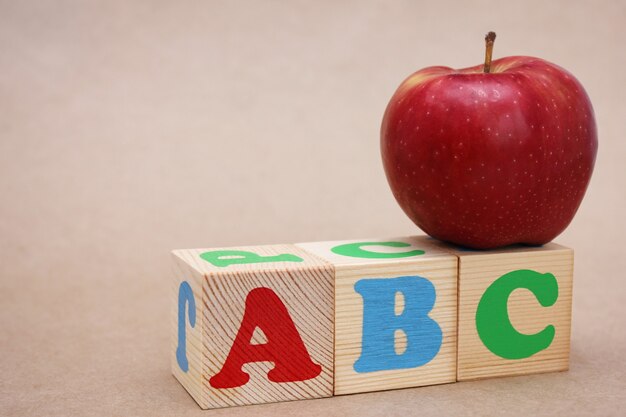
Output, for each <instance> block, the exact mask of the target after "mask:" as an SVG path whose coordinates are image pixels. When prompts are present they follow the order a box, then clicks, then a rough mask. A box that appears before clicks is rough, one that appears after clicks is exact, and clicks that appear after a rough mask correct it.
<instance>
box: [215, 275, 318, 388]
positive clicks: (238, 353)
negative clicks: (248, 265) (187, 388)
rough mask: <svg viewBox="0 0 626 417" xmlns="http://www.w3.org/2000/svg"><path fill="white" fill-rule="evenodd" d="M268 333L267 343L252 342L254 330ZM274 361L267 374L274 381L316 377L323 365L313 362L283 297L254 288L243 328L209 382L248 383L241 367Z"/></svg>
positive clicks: (223, 384)
mask: <svg viewBox="0 0 626 417" xmlns="http://www.w3.org/2000/svg"><path fill="white" fill-rule="evenodd" d="M257 327H258V328H260V329H261V330H263V333H265V337H266V338H267V343H265V344H261V345H253V344H251V343H250V341H251V339H252V335H253V333H254V329H256V328H257ZM265 361H267V362H274V369H272V370H271V371H269V372H268V373H267V377H268V378H269V380H270V381H272V382H295V381H304V380H307V379H311V378H315V377H316V376H318V375H319V374H320V372H322V367H321V366H320V365H317V364H315V363H313V361H311V358H310V357H309V353H308V352H307V350H306V347H305V346H304V343H303V342H302V338H300V334H299V333H298V330H297V329H296V326H295V325H294V324H293V320H291V317H290V316H289V312H288V311H287V308H286V307H285V305H284V304H283V302H282V301H280V298H278V296H277V295H276V293H275V292H274V291H272V290H271V289H269V288H263V287H261V288H255V289H254V290H252V291H250V292H249V293H248V296H247V297H246V309H245V312H244V314H243V319H242V321H241V327H239V332H238V333H237V336H236V337H235V341H234V342H233V346H232V347H231V348H230V352H229V353H228V357H227V358H226V361H225V362H224V366H222V370H221V371H220V372H219V373H217V374H216V375H214V376H213V377H212V378H211V379H210V380H209V383H210V384H211V386H212V387H213V388H235V387H240V386H242V385H245V384H246V383H247V382H248V380H249V379H250V376H249V375H248V374H247V373H245V372H243V371H242V370H241V367H242V365H243V364H245V363H249V362H265Z"/></svg>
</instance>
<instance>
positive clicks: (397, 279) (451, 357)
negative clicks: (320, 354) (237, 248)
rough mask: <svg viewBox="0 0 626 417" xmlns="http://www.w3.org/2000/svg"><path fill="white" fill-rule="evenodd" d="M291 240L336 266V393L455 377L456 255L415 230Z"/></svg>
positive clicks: (385, 387) (419, 383) (440, 381)
mask: <svg viewBox="0 0 626 417" xmlns="http://www.w3.org/2000/svg"><path fill="white" fill-rule="evenodd" d="M296 246H298V247H300V248H302V249H304V250H306V251H307V252H310V253H312V254H314V255H316V256H318V257H320V258H321V259H323V260H325V261H327V262H329V263H331V264H333V266H334V267H335V391H334V392H335V395H340V394H350V393H357V392H368V391H380V390H386V389H394V388H407V387H417V386H422V385H433V384H441V383H447V382H455V381H456V315H457V305H456V304H457V298H456V296H457V283H456V274H457V258H456V257H455V256H453V255H450V254H449V253H447V252H445V251H442V250H440V249H438V248H436V247H433V246H428V245H422V244H420V242H418V241H416V240H415V239H414V238H392V239H368V240H359V241H355V240H351V241H337V242H314V243H301V244H297V245H296ZM426 246H428V248H426Z"/></svg>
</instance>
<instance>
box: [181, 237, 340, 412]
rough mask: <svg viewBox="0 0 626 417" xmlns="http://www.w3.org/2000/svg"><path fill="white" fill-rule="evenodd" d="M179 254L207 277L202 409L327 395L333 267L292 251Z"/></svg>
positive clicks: (329, 386)
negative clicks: (203, 403) (190, 261)
mask: <svg viewBox="0 0 626 417" xmlns="http://www.w3.org/2000/svg"><path fill="white" fill-rule="evenodd" d="M181 253H183V256H184V257H185V258H186V259H190V260H191V259H193V260H194V261H193V262H194V268H195V269H196V270H198V271H200V272H202V273H203V274H204V277H205V279H204V283H203V286H204V288H203V303H204V308H203V333H204V339H203V340H204V344H203V363H204V375H203V378H202V389H203V394H204V397H203V400H204V402H205V403H206V406H207V407H208V408H217V407H227V406H235V405H246V404H258V403H267V402H275V401H287V400H298V399H307V398H320V397H328V396H331V395H332V393H333V361H332V358H333V341H334V333H333V296H334V285H333V267H332V265H330V264H328V263H325V262H323V261H321V260H319V259H318V258H316V257H314V256H311V255H309V254H308V253H306V252H304V251H302V250H301V249H298V248H296V247H295V246H291V245H273V246H258V247H243V248H226V249H202V250H187V251H179V256H180V254H181Z"/></svg>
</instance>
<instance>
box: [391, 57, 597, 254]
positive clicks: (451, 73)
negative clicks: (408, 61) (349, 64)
mask: <svg viewBox="0 0 626 417" xmlns="http://www.w3.org/2000/svg"><path fill="white" fill-rule="evenodd" d="M491 68H492V72H490V73H488V74H485V73H483V72H482V65H479V66H475V67H471V68H465V69H461V70H454V69H451V68H447V67H429V68H425V69H422V70H420V71H417V72H416V73H414V74H413V75H411V76H410V77H409V78H407V79H406V80H405V81H404V82H403V83H402V84H401V85H400V87H399V88H398V90H397V91H396V92H395V94H394V96H393V97H392V99H391V101H390V102H389V105H388V106H387V110H386V111H385V115H384V118H383V122H382V127H381V143H380V145H381V153H382V159H383V165H384V168H385V173H386V175H387V180H388V182H389V185H390V187H391V190H392V192H393V194H394V196H395V198H396V200H397V201H398V203H399V204H400V206H401V208H402V209H403V210H404V212H405V213H406V214H407V215H408V216H409V218H411V220H413V222H414V223H415V224H416V225H417V226H418V227H420V228H421V229H422V230H424V231H425V232H426V233H428V234H429V235H431V236H432V237H434V238H437V239H441V240H445V241H448V242H452V243H455V244H458V245H463V246H467V247H471V248H477V249H489V248H495V247H500V246H506V245H510V244H514V243H525V244H530V245H541V244H544V243H547V242H549V241H551V240H552V239H554V238H555V237H556V236H558V235H559V234H560V233H561V232H562V231H563V230H565V228H566V227H567V226H568V225H569V223H570V222H571V220H572V219H573V217H574V215H575V214H576V211H577V209H578V207H579V206H580V203H581V201H582V199H583V197H584V194H585V191H586V189H587V186H588V184H589V181H590V179H591V175H592V172H593V167H594V164H595V159H596V153H597V149H598V139H597V129H596V122H595V118H594V112H593V108H592V106H591V102H590V100H589V98H588V96H587V94H586V93H585V90H584V88H583V87H582V85H580V83H579V82H578V81H577V80H576V78H575V77H574V76H572V75H571V74H569V73H568V72H567V71H565V70H564V69H562V68H560V67H558V66H557V65H554V64H551V63H549V62H547V61H544V60H542V59H538V58H532V57H522V56H516V57H507V58H502V59H499V60H496V61H493V62H492V66H491ZM433 96H434V97H435V98H436V99H433ZM400 121H402V123H400ZM417 126H419V129H417V128H416V127H417ZM401 139H402V141H401ZM407 174H410V175H407Z"/></svg>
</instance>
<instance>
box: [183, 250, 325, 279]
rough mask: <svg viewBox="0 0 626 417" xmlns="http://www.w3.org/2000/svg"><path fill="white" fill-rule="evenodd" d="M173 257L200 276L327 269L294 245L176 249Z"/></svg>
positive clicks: (320, 261) (320, 262)
mask: <svg viewBox="0 0 626 417" xmlns="http://www.w3.org/2000/svg"><path fill="white" fill-rule="evenodd" d="M172 254H173V255H174V256H175V257H177V258H180V259H181V260H183V261H184V262H185V263H187V264H189V265H190V266H191V267H192V268H194V269H195V270H196V271H198V272H199V273H201V274H219V273H230V272H246V271H299V270H303V269H306V268H312V267H313V268H315V267H330V265H329V264H328V263H327V262H324V261H323V260H321V259H319V258H317V257H316V256H313V255H311V254H309V253H307V252H306V251H304V250H302V249H300V248H298V247H296V246H294V245H264V246H236V247H228V248H209V249H179V250H175V251H172Z"/></svg>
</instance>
